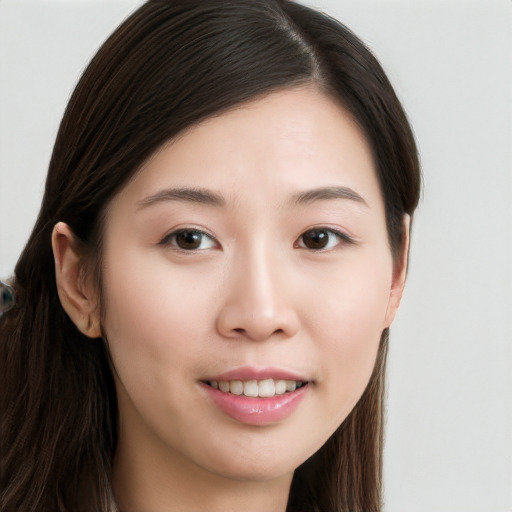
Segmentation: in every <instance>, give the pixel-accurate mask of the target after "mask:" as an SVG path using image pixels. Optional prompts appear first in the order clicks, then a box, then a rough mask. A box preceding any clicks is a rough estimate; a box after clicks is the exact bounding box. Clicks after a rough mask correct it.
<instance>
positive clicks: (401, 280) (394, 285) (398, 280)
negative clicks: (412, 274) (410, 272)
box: [385, 214, 411, 328]
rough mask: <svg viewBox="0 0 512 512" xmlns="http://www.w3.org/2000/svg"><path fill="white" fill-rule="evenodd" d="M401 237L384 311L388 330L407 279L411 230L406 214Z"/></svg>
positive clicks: (409, 219)
mask: <svg viewBox="0 0 512 512" xmlns="http://www.w3.org/2000/svg"><path fill="white" fill-rule="evenodd" d="M403 225H404V227H403V235H402V242H401V247H400V253H399V255H398V257H397V258H396V261H395V262H394V266H393V279H392V282H391V289H390V292H389V301H388V307H387V310H386V321H385V327H386V328H389V327H390V326H391V324H392V323H393V321H394V319H395V316H396V313H397V311H398V308H399V306H400V301H401V300H402V296H403V293H404V287H405V280H406V277H407V263H408V258H409V241H410V239H409V233H410V228H411V217H410V215H408V214H405V215H404V219H403Z"/></svg>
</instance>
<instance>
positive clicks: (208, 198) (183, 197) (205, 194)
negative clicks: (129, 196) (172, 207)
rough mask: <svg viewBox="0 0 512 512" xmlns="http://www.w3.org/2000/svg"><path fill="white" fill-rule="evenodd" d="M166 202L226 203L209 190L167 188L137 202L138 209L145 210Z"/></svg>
mask: <svg viewBox="0 0 512 512" xmlns="http://www.w3.org/2000/svg"><path fill="white" fill-rule="evenodd" d="M167 201H182V202H187V203H200V204H208V205H211V206H224V205H225V204H226V201H225V200H224V198H223V197H222V196H221V195H220V194H217V193H215V192H212V191H211V190H206V189H203V188H186V187H184V188H167V189H165V190H160V191H159V192H157V193H156V194H152V195H150V196H148V197H145V198H144V199H142V200H140V201H138V203H137V204H138V206H139V207H140V208H146V207H148V206H152V205H154V204H158V203H164V202H167Z"/></svg>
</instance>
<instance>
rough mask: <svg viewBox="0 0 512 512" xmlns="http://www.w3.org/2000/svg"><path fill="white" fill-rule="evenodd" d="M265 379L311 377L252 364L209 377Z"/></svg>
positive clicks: (222, 379) (305, 380)
mask: <svg viewBox="0 0 512 512" xmlns="http://www.w3.org/2000/svg"><path fill="white" fill-rule="evenodd" d="M265 379H274V380H295V381H298V382H308V381H309V379H308V378H306V377H305V376H304V375H301V374H300V373H298V372H295V371H293V370H287V369H283V368H273V367H265V368H254V367H250V366H242V367H240V368H234V369H232V370H228V371H226V372H224V373H221V374H219V375H214V376H211V377H208V378H207V379H204V380H208V381H212V380H213V381H216V382H219V381H230V380H265Z"/></svg>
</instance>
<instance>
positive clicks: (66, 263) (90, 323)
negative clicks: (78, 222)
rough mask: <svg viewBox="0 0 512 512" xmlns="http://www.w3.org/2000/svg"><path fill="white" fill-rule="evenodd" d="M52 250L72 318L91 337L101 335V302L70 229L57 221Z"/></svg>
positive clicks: (59, 286)
mask: <svg viewBox="0 0 512 512" xmlns="http://www.w3.org/2000/svg"><path fill="white" fill-rule="evenodd" d="M52 249H53V257H54V260H55V276H56V281H57V291H58V294H59V299H60V302H61V304H62V307H63V308H64V311H66V313H67V314H68V316H69V318H71V321H72V322H73V323H74V324H75V325H76V326H77V327H78V329H79V330H80V331H81V332H82V333H83V334H85V335H86V336H88V337H90V338H99V337H100V336H101V326H100V313H99V301H98V297H97V290H95V288H94V286H93V283H92V279H91V277H90V276H89V275H88V273H87V269H86V267H85V262H84V260H83V257H82V256H83V255H81V254H80V251H79V244H78V243H77V241H76V238H75V235H74V234H73V232H72V231H71V228H70V227H69V226H68V225H67V224H65V223H64V222H58V223H57V224H55V226H54V228H53V232H52Z"/></svg>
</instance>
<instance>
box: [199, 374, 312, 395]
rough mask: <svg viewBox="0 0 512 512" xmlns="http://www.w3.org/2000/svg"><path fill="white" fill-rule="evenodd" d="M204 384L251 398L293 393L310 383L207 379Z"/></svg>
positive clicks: (279, 380) (223, 391)
mask: <svg viewBox="0 0 512 512" xmlns="http://www.w3.org/2000/svg"><path fill="white" fill-rule="evenodd" d="M204 384H206V385H207V386H210V387H211V388H213V389H216V390H218V391H221V392H222V393H226V394H231V395H237V396H246V397H249V398H272V397H274V396H279V395H285V394H288V393H293V392H294V391H296V390H297V389H300V388H302V387H304V386H307V385H308V382H307V381H301V380H285V379H262V380H256V379H250V380H207V381H204Z"/></svg>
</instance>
